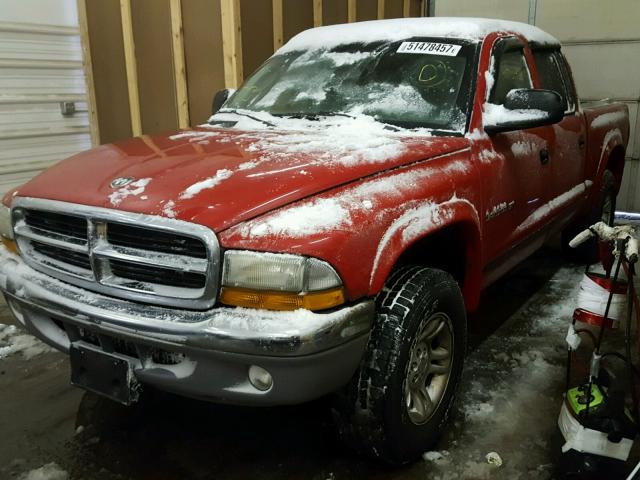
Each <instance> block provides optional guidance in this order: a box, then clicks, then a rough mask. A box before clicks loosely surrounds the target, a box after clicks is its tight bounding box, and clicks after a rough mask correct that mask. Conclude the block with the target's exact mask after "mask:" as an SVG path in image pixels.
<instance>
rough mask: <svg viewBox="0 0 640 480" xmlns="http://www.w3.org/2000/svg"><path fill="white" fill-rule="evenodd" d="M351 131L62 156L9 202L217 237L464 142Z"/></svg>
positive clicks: (133, 144)
mask: <svg viewBox="0 0 640 480" xmlns="http://www.w3.org/2000/svg"><path fill="white" fill-rule="evenodd" d="M351 123H356V125H351V124H348V125H341V126H338V127H336V128H332V127H331V126H329V127H327V128H322V129H315V130H311V131H274V130H263V131H241V130H237V129H226V128H209V127H201V128H195V129H191V130H184V131H180V132H178V133H175V134H170V135H157V136H147V135H144V136H142V137H138V138H133V139H130V140H127V141H124V142H120V143H114V144H109V145H103V146H100V147H98V148H95V149H93V150H89V151H86V152H83V153H80V154H78V155H75V156H73V157H70V158H68V159H67V160H64V161H62V162H60V163H58V164H57V165H55V166H53V167H52V168H50V169H48V170H46V171H45V172H43V173H41V174H40V175H39V176H37V177H36V178H34V179H33V180H31V181H30V182H28V183H27V184H25V185H24V186H22V187H21V188H20V189H19V191H18V193H17V194H18V195H20V196H24V197H36V198H45V199H51V200H58V201H64V202H71V203H78V204H83V205H90V206H96V207H104V208H110V209H117V210H123V211H128V212H137V213H145V214H152V215H153V214H155V215H163V216H167V217H171V218H178V219H181V220H186V221H190V222H194V223H198V224H201V225H205V226H207V227H209V228H211V229H213V230H215V231H217V232H219V231H222V230H224V229H226V228H229V227H231V226H233V225H235V224H237V223H239V222H241V221H245V220H248V219H251V218H253V217H256V216H259V215H262V214H264V213H266V212H268V211H271V210H273V209H275V208H278V207H282V206H284V205H286V204H288V203H291V202H295V201H297V200H300V199H303V198H305V197H309V196H311V195H314V194H316V193H318V192H322V191H325V190H327V189H330V188H333V187H337V186H339V185H342V184H346V183H349V182H352V181H354V180H357V179H359V178H362V177H366V176H370V175H374V174H376V173H378V172H382V171H385V170H388V169H391V168H395V167H398V166H401V165H403V164H408V163H412V162H415V161H419V160H424V159H428V158H431V157H435V156H439V155H443V154H446V153H449V152H453V151H456V150H460V149H461V148H464V147H466V146H467V144H468V141H467V140H466V139H464V138H461V137H435V136H428V135H427V134H425V133H422V134H416V133H415V132H414V133H411V132H404V133H400V132H394V131H390V130H387V129H382V128H381V129H380V130H379V131H373V132H372V131H371V129H370V128H369V130H366V129H362V128H361V127H362V126H361V125H358V124H357V123H358V122H351ZM365 130H366V131H365ZM363 132H364V133H363ZM115 179H125V180H121V181H120V182H117V181H115V182H114V180H115ZM126 181H129V182H130V183H128V184H126V185H122V183H125V182H126Z"/></svg>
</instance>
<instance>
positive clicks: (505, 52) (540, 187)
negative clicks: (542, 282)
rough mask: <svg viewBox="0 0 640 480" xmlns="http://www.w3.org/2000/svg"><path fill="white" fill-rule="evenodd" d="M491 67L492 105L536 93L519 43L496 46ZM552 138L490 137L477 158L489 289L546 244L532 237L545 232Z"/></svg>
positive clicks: (547, 131) (543, 130)
mask: <svg viewBox="0 0 640 480" xmlns="http://www.w3.org/2000/svg"><path fill="white" fill-rule="evenodd" d="M491 65H492V68H491V73H492V76H489V77H490V80H489V81H488V86H491V84H492V88H491V90H490V92H489V94H488V102H489V103H492V104H495V105H502V104H503V103H504V100H505V97H506V95H507V93H508V92H509V91H510V90H512V89H517V88H533V82H532V76H531V74H530V70H529V64H528V61H527V57H526V55H525V51H524V45H523V44H522V43H521V42H520V40H519V39H517V38H516V37H509V38H506V39H502V40H499V41H498V42H497V43H496V44H495V45H494V47H493V51H492V61H491ZM485 110H486V109H485ZM552 138H553V129H552V127H538V128H531V129H526V130H517V131H511V132H501V133H496V134H493V135H491V136H490V137H489V139H490V148H489V149H487V150H485V151H481V152H478V157H479V159H480V162H479V163H480V168H481V171H482V172H483V174H482V176H483V179H484V183H485V184H484V188H483V196H484V210H485V211H484V212H483V215H482V216H483V217H484V234H485V240H486V241H485V242H483V245H484V248H485V252H484V253H485V257H484V258H485V259H486V261H487V263H488V266H487V271H486V272H485V282H486V283H490V282H491V281H492V280H493V278H495V277H497V276H499V275H501V274H502V273H503V272H504V271H505V270H508V269H509V268H510V267H511V266H513V265H514V264H515V263H517V262H518V261H520V260H522V258H524V257H526V256H527V255H529V254H530V253H532V252H533V251H535V249H537V248H538V247H539V246H540V245H541V244H542V243H543V242H544V238H543V235H539V237H540V238H537V237H538V236H534V235H533V234H534V233H537V231H538V229H539V226H540V225H539V222H538V221H537V216H536V213H537V211H538V209H540V208H542V207H543V206H544V205H545V203H546V202H547V201H548V191H549V190H548V187H547V185H548V181H549V176H550V174H549V160H550V150H549V148H550V143H551V139H552ZM518 252H520V254H518ZM507 253H508V254H507Z"/></svg>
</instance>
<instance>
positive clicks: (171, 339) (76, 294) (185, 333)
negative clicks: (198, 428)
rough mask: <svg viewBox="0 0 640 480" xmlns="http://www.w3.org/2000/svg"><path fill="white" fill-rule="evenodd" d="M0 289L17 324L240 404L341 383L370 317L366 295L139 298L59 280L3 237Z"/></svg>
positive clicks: (153, 381) (185, 390)
mask: <svg viewBox="0 0 640 480" xmlns="http://www.w3.org/2000/svg"><path fill="white" fill-rule="evenodd" d="M0 290H1V291H2V292H3V293H4V294H5V297H6V299H7V303H8V304H9V306H10V308H11V311H12V312H13V314H14V316H15V317H16V319H17V320H18V321H19V322H20V323H21V324H22V325H24V326H25V327H26V328H27V329H28V330H29V331H30V332H31V333H32V334H34V335H35V336H37V337H38V338H40V339H41V340H43V341H45V342H46V343H48V344H50V345H53V346H54V347H56V348H58V349H60V350H62V351H64V352H68V351H69V347H70V345H71V342H79V343H87V342H89V343H91V345H90V346H91V347H97V348H101V349H104V350H105V351H108V352H110V353H116V354H118V355H122V356H124V357H126V358H127V359H128V360H129V361H131V362H132V363H133V365H134V372H135V375H136V377H137V378H138V380H139V381H140V382H141V383H142V384H143V385H144V384H150V385H153V386H155V387H157V388H160V389H162V390H166V391H170V392H174V393H177V394H181V395H185V396H189V397H194V398H201V399H206V400H212V401H217V402H223V403H234V404H244V405H281V404H295V403H301V402H304V401H308V400H312V399H314V398H318V397H320V396H322V395H324V394H327V393H329V392H331V391H334V390H336V389H337V388H339V387H341V386H342V385H344V384H346V383H347V382H348V381H349V379H350V378H351V376H352V375H353V373H354V372H355V371H356V369H357V368H358V365H359V363H360V359H361V357H362V354H363V352H364V349H365V347H366V343H367V340H368V333H369V330H370V328H371V322H372V320H373V317H374V303H373V301H372V300H365V301H362V302H360V303H357V304H354V305H350V306H346V307H343V308H341V309H339V310H336V311H333V312H330V313H312V312H309V311H296V312H271V311H262V310H248V309H234V308H214V309H211V310H207V311H190V310H178V309H169V308H165V307H158V306H150V305H144V304H139V303H134V302H130V301H127V300H121V299H116V298H112V297H107V296H104V295H100V294H96V293H93V292H88V291H86V290H83V289H80V288H77V287H74V286H71V285H68V284H66V283H63V282H60V281H58V280H56V279H53V278H51V277H49V276H47V275H44V274H42V273H39V272H36V271H35V270H33V269H31V268H30V267H28V266H27V265H26V264H25V263H24V262H22V260H21V259H20V258H19V257H17V256H15V255H12V254H10V253H8V252H7V251H6V250H5V249H4V247H2V246H0ZM252 365H257V366H259V367H262V368H264V369H266V370H267V371H268V372H269V373H270V374H271V376H272V378H273V385H272V387H271V388H270V389H269V390H267V391H260V390H258V389H257V388H255V387H254V386H253V385H252V384H251V382H250V381H249V378H248V371H249V368H250V366H252Z"/></svg>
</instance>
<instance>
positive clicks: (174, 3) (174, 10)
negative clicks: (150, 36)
mask: <svg viewBox="0 0 640 480" xmlns="http://www.w3.org/2000/svg"><path fill="white" fill-rule="evenodd" d="M169 10H170V15H171V50H172V54H173V55H172V56H173V74H174V77H175V85H176V110H177V112H178V127H180V128H187V127H188V126H189V94H188V92H187V72H186V66H185V60H184V35H183V28H182V0H169Z"/></svg>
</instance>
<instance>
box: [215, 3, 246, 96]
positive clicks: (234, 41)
mask: <svg viewBox="0 0 640 480" xmlns="http://www.w3.org/2000/svg"><path fill="white" fill-rule="evenodd" d="M220 18H221V21H222V51H223V55H224V83H225V86H226V87H227V88H238V87H239V86H240V84H241V83H242V75H243V73H242V27H241V22H240V0H221V2H220Z"/></svg>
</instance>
